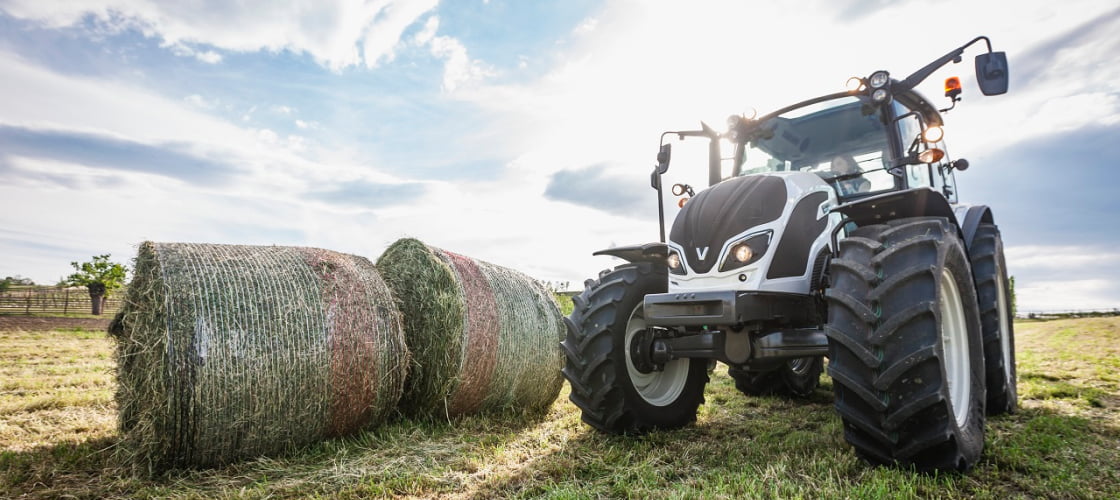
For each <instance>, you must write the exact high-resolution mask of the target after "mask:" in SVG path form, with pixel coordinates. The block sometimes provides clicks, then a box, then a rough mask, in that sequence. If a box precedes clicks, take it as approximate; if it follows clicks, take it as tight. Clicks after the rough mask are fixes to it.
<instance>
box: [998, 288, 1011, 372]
mask: <svg viewBox="0 0 1120 500" xmlns="http://www.w3.org/2000/svg"><path fill="white" fill-rule="evenodd" d="M996 297H997V298H996V307H997V310H996V314H999V347H1000V350H1001V351H1003V375H1004V380H1005V381H1007V384H1008V386H1010V385H1011V328H1010V326H1011V325H1010V324H1009V322H1008V320H1007V317H1008V312H1009V311H1008V310H1007V290H1005V289H1004V286H1003V269H1001V268H999V267H998V266H997V267H996Z"/></svg>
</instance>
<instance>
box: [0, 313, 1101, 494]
mask: <svg viewBox="0 0 1120 500" xmlns="http://www.w3.org/2000/svg"><path fill="white" fill-rule="evenodd" d="M1016 328H1017V340H1018V343H1019V346H1018V355H1019V391H1020V400H1021V405H1022V409H1021V410H1020V411H1019V412H1018V413H1016V414H1014V415H1010V416H1004V417H998V418H993V419H990V420H989V423H988V434H987V444H986V447H985V451H984V456H983V458H982V459H981V462H980V464H979V465H978V466H977V468H976V469H975V470H974V471H972V472H971V473H969V474H967V475H942V476H930V475H920V474H916V473H912V472H910V471H906V470H898V469H890V468H870V467H868V466H866V465H864V464H863V463H861V462H860V461H859V460H858V459H857V458H856V457H855V455H854V454H853V453H852V451H851V449H850V448H849V447H848V446H847V445H846V444H845V443H844V442H843V439H842V437H841V430H840V422H839V419H838V418H837V417H836V415H835V412H834V411H833V409H832V394H831V387H830V386H829V385H828V384H829V382H828V381H827V377H826V378H825V379H824V380H823V385H824V387H823V388H822V389H821V390H818V391H817V393H816V394H814V395H813V397H812V398H810V399H809V400H808V401H799V402H790V401H785V400H781V399H776V398H746V397H744V396H742V395H740V394H739V393H738V392H736V391H735V389H734V386H733V384H732V383H731V380H730V378H729V377H728V376H727V375H726V372H725V371H724V370H717V372H716V373H715V374H714V375H713V381H712V384H711V385H709V387H708V391H707V403H706V404H705V405H703V406H702V407H701V411H700V415H699V418H698V421H697V423H696V424H695V425H693V426H690V427H688V428H685V429H681V430H678V431H673V432H657V433H653V434H649V435H646V436H642V437H609V436H604V435H601V434H598V433H596V432H594V431H592V430H590V429H589V428H588V427H587V426H585V425H583V424H582V423H581V422H580V420H579V413H578V411H577V410H576V408H575V407H574V406H573V405H572V404H571V403H569V402H568V401H567V390H566V389H565V391H564V392H563V393H562V394H561V397H560V399H559V400H557V402H556V403H555V405H554V406H553V407H552V410H551V412H550V413H549V414H548V415H547V416H546V417H545V418H544V419H542V420H538V421H528V422H527V421H524V420H519V419H517V418H514V417H503V418H496V419H495V418H469V419H465V420H461V421H458V422H455V423H454V424H449V423H446V422H441V423H416V422H409V421H398V422H396V423H393V424H391V425H387V426H384V427H380V428H377V429H374V430H370V431H368V432H365V433H363V434H360V435H357V436H354V437H351V438H347V439H340V440H335V441H330V442H326V443H322V444H320V445H316V446H313V447H311V448H309V449H306V450H304V451H303V452H301V453H299V454H297V455H294V456H287V457H275V458H262V459H258V460H254V461H250V462H245V463H241V464H236V465H232V466H228V467H225V468H221V469H211V470H199V471H180V472H175V473H172V474H169V475H166V476H163V477H159V478H155V479H148V478H139V477H134V476H131V475H129V474H128V473H127V472H126V471H125V470H124V469H123V468H122V467H120V466H119V465H118V464H116V463H114V461H113V459H112V458H111V452H112V447H113V444H114V441H115V437H116V432H115V429H114V424H115V421H114V419H115V415H114V412H115V409H114V405H113V402H112V391H113V378H112V377H113V376H112V353H111V351H112V343H111V341H110V340H108V339H107V338H106V337H105V335H104V334H103V333H101V332H98V331H88V330H82V329H71V330H62V331H60V330H54V331H25V330H18V329H17V330H8V331H0V450H2V451H0V497H3V498H7V497H20V496H28V497H61V496H71V497H76V498H105V497H146V496H160V497H182V498H243V497H249V498H258V497H306V496H311V497H341V498H367V497H371V496H373V497H377V496H412V497H466V498H472V497H473V498H490V497H552V498H587V497H610V498H615V497H636V498H646V497H674V498H675V497H706V498H721V497H722V498H742V497H762V498H772V497H773V498H957V497H975V498H999V499H1005V498H1019V497H1022V498H1117V496H1118V495H1120V467H1118V465H1117V464H1120V318H1093V319H1081V320H1061V321H1050V322H1023V323H1017V324H1016Z"/></svg>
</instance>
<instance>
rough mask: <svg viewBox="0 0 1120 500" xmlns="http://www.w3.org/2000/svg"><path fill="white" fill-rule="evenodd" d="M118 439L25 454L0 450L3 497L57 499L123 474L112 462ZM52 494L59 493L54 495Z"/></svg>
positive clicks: (67, 444)
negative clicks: (107, 477)
mask: <svg viewBox="0 0 1120 500" xmlns="http://www.w3.org/2000/svg"><path fill="white" fill-rule="evenodd" d="M116 442H117V438H116V437H115V436H113V437H104V438H98V439H91V440H87V441H80V442H65V443H59V444H55V445H51V446H38V447H35V448H31V449H29V450H25V451H7V450H5V451H0V497H8V496H9V495H10V496H18V495H25V494H36V493H37V494H40V495H46V496H57V495H58V493H57V492H65V491H67V490H69V489H71V488H75V489H76V488H77V487H79V486H81V485H86V484H90V483H95V482H98V481H100V480H101V479H102V478H103V477H104V476H105V474H107V473H112V474H119V473H120V472H121V471H120V468H119V467H117V464H116V463H115V462H114V461H113V459H112V449H113V446H114V445H115V444H116ZM50 491H55V492H56V493H54V494H53V495H51V494H49V492H50Z"/></svg>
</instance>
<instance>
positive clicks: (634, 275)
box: [561, 263, 708, 433]
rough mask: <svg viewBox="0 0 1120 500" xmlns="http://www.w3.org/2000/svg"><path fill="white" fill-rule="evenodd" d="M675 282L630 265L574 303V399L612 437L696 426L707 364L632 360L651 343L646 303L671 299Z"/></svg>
mask: <svg viewBox="0 0 1120 500" xmlns="http://www.w3.org/2000/svg"><path fill="white" fill-rule="evenodd" d="M667 285H668V279H667V275H666V273H665V272H664V271H661V270H657V269H655V268H654V266H652V265H651V264H649V263H636V264H627V265H623V266H619V267H617V268H615V269H614V270H613V271H607V272H604V273H603V274H601V275H600V277H599V279H597V280H594V281H591V280H589V281H588V282H587V283H586V287H585V289H584V291H583V293H581V294H580V295H578V296H576V297H574V298H573V299H572V302H573V304H574V306H575V307H574V309H573V311H572V314H571V315H570V316H569V317H568V318H566V319H565V323H566V324H567V327H568V333H567V336H566V337H565V338H564V341H563V342H562V343H561V347H562V348H563V350H564V355H565V356H566V358H567V361H566V363H565V366H564V377H565V378H567V379H568V382H569V383H570V384H571V388H572V392H571V396H570V397H569V399H571V401H572V403H574V404H575V405H576V406H578V407H579V408H580V410H582V411H583V421H584V422H586V423H588V424H590V425H591V426H592V427H595V428H596V429H599V430H601V431H604V432H610V433H628V432H643V431H647V430H651V429H671V428H676V427H681V426H684V425H686V424H688V423H690V422H693V421H695V420H696V410H697V408H698V407H699V406H700V404H701V403H703V402H704V385H705V384H706V383H707V382H708V371H707V363H706V362H705V361H704V360H694V359H677V360H673V361H669V362H668V363H665V364H664V365H663V366H662V367H660V368H658V369H654V370H649V369H640V364H636V363H635V362H634V360H633V359H632V355H631V353H632V352H633V351H634V349H633V347H634V346H633V344H634V343H635V342H640V341H642V339H644V338H646V337H647V336H646V335H645V332H646V323H645V316H644V314H643V308H642V303H643V300H644V298H645V296H646V295H647V294H650V293H663V292H665V290H666V287H667Z"/></svg>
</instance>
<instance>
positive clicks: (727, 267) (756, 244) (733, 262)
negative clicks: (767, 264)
mask: <svg viewBox="0 0 1120 500" xmlns="http://www.w3.org/2000/svg"><path fill="white" fill-rule="evenodd" d="M773 235H774V232H773V231H764V232H761V233H755V234H752V235H750V236H747V237H746V238H743V239H741V240H739V241H736V242H735V243H732V244H731V247H730V249H729V250H728V252H727V255H725V256H724V257H723V263H721V264H720V266H719V270H720V271H721V272H723V271H731V270H733V269H738V268H740V267H743V266H746V265H748V264H753V263H755V262H758V259H761V258H762V256H763V255H765V254H766V249H767V248H769V247H770V238H771V237H773Z"/></svg>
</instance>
